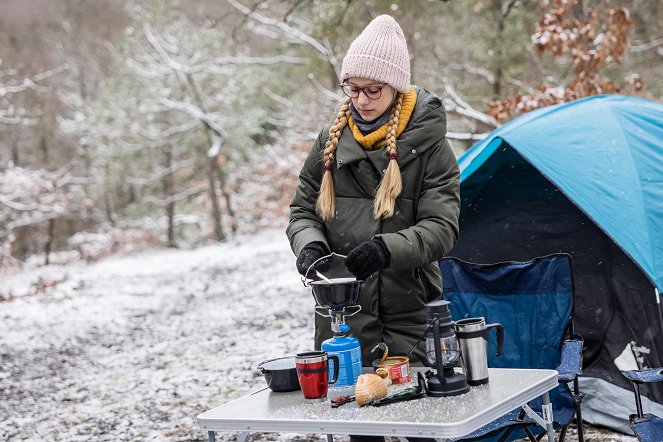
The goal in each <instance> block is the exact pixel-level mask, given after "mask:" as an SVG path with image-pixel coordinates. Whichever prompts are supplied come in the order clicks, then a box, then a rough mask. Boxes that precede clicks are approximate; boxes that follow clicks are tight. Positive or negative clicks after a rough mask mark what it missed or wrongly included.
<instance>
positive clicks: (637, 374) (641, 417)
mask: <svg viewBox="0 0 663 442" xmlns="http://www.w3.org/2000/svg"><path fill="white" fill-rule="evenodd" d="M622 374H623V375H624V377H626V379H628V380H629V381H631V383H632V384H633V391H634V392H635V408H636V414H632V415H630V416H629V423H630V425H631V429H632V430H633V433H635V435H636V437H637V438H638V440H639V441H640V442H660V441H661V438H663V419H661V418H660V417H658V416H656V415H653V414H648V413H643V412H642V399H641V398H640V384H645V383H651V382H661V381H663V368H661V367H659V368H654V369H649V370H628V371H622Z"/></svg>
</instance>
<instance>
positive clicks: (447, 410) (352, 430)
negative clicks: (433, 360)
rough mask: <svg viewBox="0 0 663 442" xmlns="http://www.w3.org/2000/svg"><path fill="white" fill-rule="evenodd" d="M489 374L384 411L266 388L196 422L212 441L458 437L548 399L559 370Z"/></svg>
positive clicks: (555, 384)
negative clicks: (300, 436)
mask: <svg viewBox="0 0 663 442" xmlns="http://www.w3.org/2000/svg"><path fill="white" fill-rule="evenodd" d="M417 370H425V369H420V368H414V367H413V368H412V379H413V381H414V382H416V372H417ZM489 376H490V382H489V383H488V384H486V385H481V386H477V387H471V389H470V391H469V392H468V393H466V394H463V395H459V396H452V397H445V398H434V397H424V398H421V399H416V400H412V401H407V402H398V403H394V404H390V405H386V406H382V407H371V406H364V407H359V406H358V405H357V403H356V402H352V403H350V404H346V405H343V406H341V407H339V408H331V404H330V402H329V400H328V401H326V402H322V403H307V402H305V401H304V399H303V397H302V393H301V391H293V392H289V393H274V392H272V391H271V390H269V389H263V390H259V391H256V392H254V393H251V394H249V395H246V396H243V397H241V398H239V399H236V400H233V401H231V402H228V403H226V404H223V405H220V406H218V407H216V408H214V409H212V410H209V411H206V412H205V413H202V414H200V415H199V416H198V423H199V426H200V427H201V428H202V429H204V430H206V431H208V434H209V435H210V440H214V432H215V431H239V432H242V433H248V432H285V433H307V434H310V433H323V434H325V433H326V434H358V435H359V434H365V435H382V436H400V437H407V436H414V437H429V438H436V439H446V438H456V437H460V436H464V435H466V434H469V433H471V432H473V431H475V430H477V429H479V428H481V427H482V426H483V425H485V424H487V423H489V422H491V421H492V420H494V419H496V418H498V417H500V416H502V415H504V414H506V413H508V412H509V411H511V410H513V409H515V408H518V407H521V406H522V405H524V404H526V403H527V402H528V401H530V400H532V399H535V398H537V397H539V396H543V395H545V396H547V393H548V391H550V390H552V389H554V388H556V387H557V386H558V381H557V371H555V370H531V369H503V368H502V369H501V368H491V369H489ZM394 387H397V386H392V387H390V389H391V388H394ZM398 387H399V388H403V386H398ZM405 387H407V385H406V386H405ZM350 391H352V390H350ZM391 393H392V390H390V394H391ZM338 394H348V392H347V389H346V391H345V392H342V391H340V392H339V391H337V392H336V393H334V391H332V390H330V398H331V397H333V396H334V395H338Z"/></svg>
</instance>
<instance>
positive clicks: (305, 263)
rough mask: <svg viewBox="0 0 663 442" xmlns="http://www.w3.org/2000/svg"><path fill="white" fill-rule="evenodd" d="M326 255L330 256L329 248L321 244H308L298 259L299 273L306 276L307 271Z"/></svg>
mask: <svg viewBox="0 0 663 442" xmlns="http://www.w3.org/2000/svg"><path fill="white" fill-rule="evenodd" d="M325 255H329V251H328V250H327V246H325V245H324V243H321V242H312V243H309V244H306V245H305V246H304V248H303V249H302V251H301V252H299V256H298V257H297V271H298V272H299V274H300V275H302V276H306V271H307V270H308V268H309V267H311V264H313V263H314V262H315V261H317V260H318V259H320V258H322V257H323V256H325Z"/></svg>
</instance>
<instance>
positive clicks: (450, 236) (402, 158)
mask: <svg viewBox="0 0 663 442" xmlns="http://www.w3.org/2000/svg"><path fill="white" fill-rule="evenodd" d="M329 127H330V126H327V127H325V128H324V129H323V130H322V132H321V133H320V135H319V136H318V138H317V140H316V142H315V144H314V145H313V148H312V149H311V152H310V153H309V155H308V158H307V159H306V161H305V163H304V166H303V168H302V170H301V172H300V175H299V186H298V188H297V191H296V193H295V196H294V198H293V200H292V204H291V205H290V223H289V225H288V228H287V231H286V233H287V235H288V239H289V241H290V245H291V247H292V250H293V252H294V253H295V255H299V252H300V251H301V250H302V248H304V246H306V245H307V244H309V243H311V242H314V241H319V242H322V243H325V244H327V246H328V247H329V249H330V250H331V251H332V252H336V253H339V254H342V255H347V254H348V252H350V250H352V249H353V248H354V247H356V246H357V245H359V244H360V243H361V242H363V241H367V240H370V239H372V238H380V239H382V240H383V241H384V243H385V244H386V245H387V248H388V249H389V252H390V254H391V258H390V265H389V267H387V268H386V269H384V270H382V271H381V272H378V273H376V274H374V275H373V276H372V277H370V278H368V279H367V280H366V281H365V282H364V283H363V284H362V287H361V293H360V296H359V304H360V305H361V307H362V310H361V311H360V312H359V313H358V314H356V315H355V316H352V317H348V318H347V320H346V322H347V324H348V325H349V326H350V327H351V330H352V334H354V335H355V336H356V337H357V338H359V341H360V344H361V348H362V358H363V364H364V365H369V366H370V364H371V362H372V361H373V360H374V359H377V358H378V357H380V356H382V352H381V351H379V352H376V353H373V354H371V349H372V348H373V347H374V346H375V345H376V344H378V343H380V342H384V343H385V344H387V346H388V348H389V354H390V355H392V356H404V355H406V354H407V353H408V352H409V351H410V349H412V347H413V346H414V345H415V343H416V342H417V340H418V339H419V338H420V337H421V336H422V335H423V333H424V331H425V330H426V310H425V307H424V305H425V304H426V303H427V302H429V301H431V300H433V299H436V298H439V296H440V294H441V293H442V278H441V275H440V269H439V267H438V264H437V261H438V260H439V259H440V258H442V257H443V256H444V255H445V254H446V253H448V252H449V250H450V249H451V247H452V246H453V245H454V242H455V241H456V238H457V237H458V215H459V207H460V196H459V194H460V180H459V171H458V164H457V162H456V158H455V156H454V154H453V152H452V150H451V148H450V147H449V144H448V143H447V142H446V141H445V134H446V114H445V111H444V106H443V105H442V101H441V100H440V98H439V97H437V96H436V95H435V94H433V93H431V92H429V91H427V90H425V89H422V88H418V89H417V102H416V105H415V108H414V111H413V113H412V116H411V117H410V120H409V122H408V124H407V126H406V128H405V131H404V132H403V133H402V134H401V135H400V137H398V139H397V140H396V144H397V148H398V164H399V166H400V170H401V176H402V182H403V190H402V192H401V194H400V196H399V197H398V199H397V201H396V210H395V212H394V216H392V217H391V218H388V219H380V220H376V219H374V217H373V199H374V195H375V192H376V189H377V188H378V185H379V183H380V179H381V178H382V175H383V174H384V172H385V170H386V168H387V163H388V157H387V155H386V153H385V149H384V148H382V149H379V150H374V151H366V150H364V149H363V148H362V147H361V146H360V145H359V144H358V143H357V142H356V141H355V139H354V137H353V135H352V131H351V130H350V129H349V128H348V127H346V128H345V129H344V130H343V134H342V136H341V138H340V140H339V145H338V148H337V150H336V154H335V160H336V161H335V162H334V163H333V164H332V174H333V177H334V187H335V191H336V192H335V193H336V216H335V217H334V218H333V219H331V220H329V221H327V222H323V221H322V220H321V219H320V218H319V217H318V216H317V215H316V213H315V204H316V200H317V197H318V192H319V189H320V182H321V179H322V173H323V164H324V163H323V155H322V150H323V148H324V145H325V142H326V141H327V136H328V133H329ZM331 336H332V332H331V329H330V324H329V319H328V318H323V317H321V316H319V315H315V348H316V349H320V345H321V344H322V341H324V340H325V339H327V338H330V337H331ZM411 358H412V360H413V362H415V363H416V362H417V361H423V360H424V359H425V345H424V342H421V343H420V344H419V346H418V348H417V349H416V350H415V352H413V354H412V355H411Z"/></svg>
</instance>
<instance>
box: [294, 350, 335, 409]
mask: <svg viewBox="0 0 663 442" xmlns="http://www.w3.org/2000/svg"><path fill="white" fill-rule="evenodd" d="M329 360H331V361H332V362H333V364H334V378H333V379H332V380H331V381H330V380H329ZM338 362H339V361H338V356H336V355H331V356H329V355H327V352H326V351H307V352H305V353H297V356H296V357H295V365H296V367H297V378H298V379H299V386H300V387H301V388H302V394H303V395H304V399H306V400H307V401H311V402H323V401H325V400H326V399H327V390H328V388H329V384H333V383H334V382H336V379H337V378H338Z"/></svg>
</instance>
